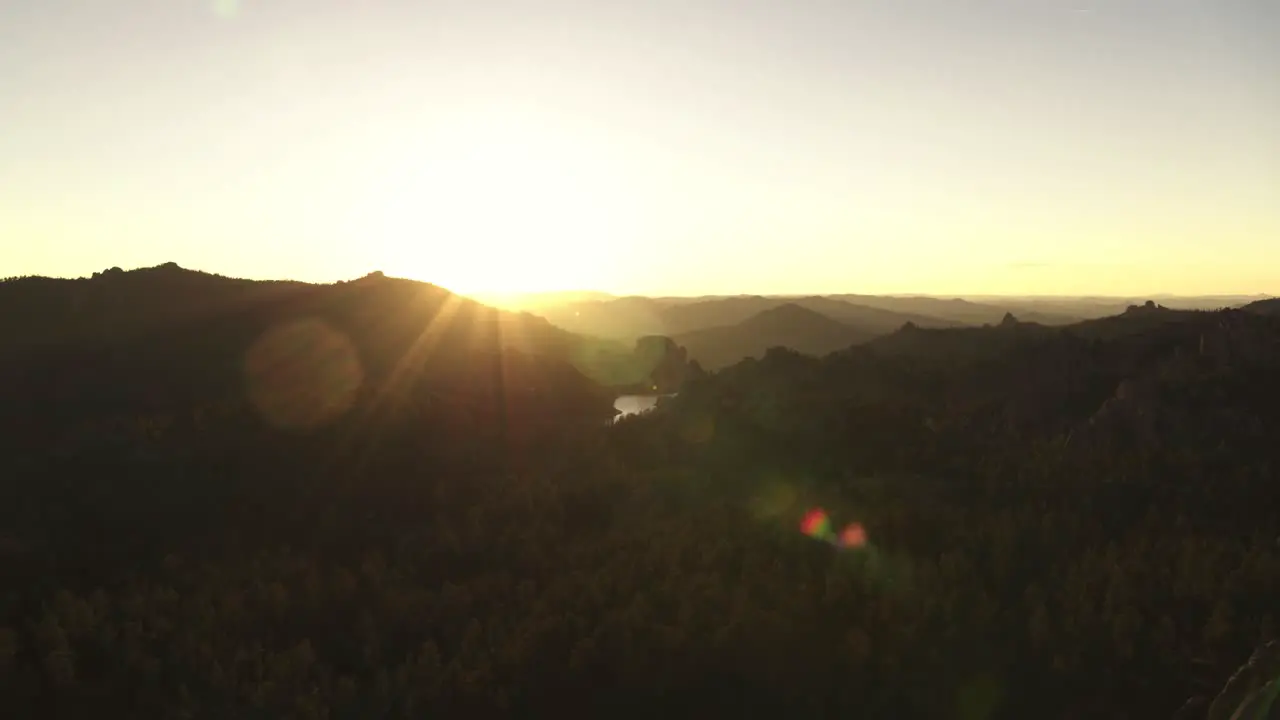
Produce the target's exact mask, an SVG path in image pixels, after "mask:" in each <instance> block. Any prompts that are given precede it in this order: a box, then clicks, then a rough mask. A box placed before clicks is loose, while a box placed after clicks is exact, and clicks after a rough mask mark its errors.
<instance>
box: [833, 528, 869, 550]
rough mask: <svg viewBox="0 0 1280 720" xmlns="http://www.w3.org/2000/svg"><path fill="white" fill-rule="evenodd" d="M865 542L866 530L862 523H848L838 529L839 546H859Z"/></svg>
mask: <svg viewBox="0 0 1280 720" xmlns="http://www.w3.org/2000/svg"><path fill="white" fill-rule="evenodd" d="M866 544H867V531H866V529H865V528H863V527H862V523H859V522H855V523H850V524H848V525H846V526H845V527H844V530H841V531H840V547H846V548H860V547H862V546H864V545H866Z"/></svg>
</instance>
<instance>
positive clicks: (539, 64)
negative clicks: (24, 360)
mask: <svg viewBox="0 0 1280 720" xmlns="http://www.w3.org/2000/svg"><path fill="white" fill-rule="evenodd" d="M170 261H172V262H177V263H178V264H179V265H182V266H183V267H188V268H194V269H200V270H207V271H210V272H217V273H221V274H224V275H231V276H237V277H252V278H292V279H300V280H309V281H324V282H327V281H333V280H339V279H351V278H355V277H359V276H361V275H364V274H366V273H368V272H371V271H374V270H380V271H383V272H385V273H387V274H389V275H397V276H402V277H412V278H416V279H420V280H425V281H429V282H434V283H436V284H439V285H443V286H445V287H448V288H450V289H453V290H457V291H460V292H472V293H480V292H503V291H544V290H565V289H593V290H602V291H608V292H614V293H637V294H642V293H648V294H659V295H697V294H717V293H762V294H766V293H780V294H781V293H825V292H865V293H876V292H882V293H907V292H913V293H930V294H963V293H982V294H1003V293H1007V294H1110V295H1134V294H1143V293H1156V292H1165V293H1178V294H1204V293H1270V294H1280V2H1276V0H787V1H786V2H779V1H777V0H646V2H625V3H624V2H612V1H610V0H524V1H516V0H359V1H358V2H357V1H356V0H38V1H33V0H0V276H13V275H26V274H39V275H52V276H69V277H75V276H81V275H88V274H91V273H92V272H94V271H98V270H102V269H105V268H108V267H112V266H120V267H123V268H126V269H128V268H132V267H141V266H150V265H158V264H161V263H164V262H170Z"/></svg>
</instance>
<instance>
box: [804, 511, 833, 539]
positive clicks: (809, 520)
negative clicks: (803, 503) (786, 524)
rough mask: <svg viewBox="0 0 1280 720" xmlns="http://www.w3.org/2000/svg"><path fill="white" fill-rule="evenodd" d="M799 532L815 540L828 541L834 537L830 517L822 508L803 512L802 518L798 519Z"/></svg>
mask: <svg viewBox="0 0 1280 720" xmlns="http://www.w3.org/2000/svg"><path fill="white" fill-rule="evenodd" d="M800 532H802V533H804V534H805V535H808V536H809V537H811V538H814V539H816V540H826V541H828V542H830V541H831V540H834V539H835V533H833V532H832V530H831V518H830V517H828V516H827V511H826V510H823V509H822V508H814V509H812V510H810V511H809V512H807V513H805V514H804V518H802V519H801V520H800Z"/></svg>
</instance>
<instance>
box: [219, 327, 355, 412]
mask: <svg viewBox="0 0 1280 720" xmlns="http://www.w3.org/2000/svg"><path fill="white" fill-rule="evenodd" d="M244 374H245V381H246V384H247V385H248V391H249V399H250V400H251V401H252V403H253V406H254V408H255V409H257V411H258V413H259V414H261V415H262V417H263V418H264V419H265V420H266V421H267V422H269V423H271V424H272V425H274V426H276V427H279V428H285V429H290V430H310V429H313V428H317V427H319V426H320V425H323V424H325V423H328V422H331V421H333V420H335V419H337V418H338V417H339V416H341V415H342V414H343V413H345V412H346V411H347V410H348V409H349V408H350V407H351V405H352V404H353V403H354V402H355V399H356V395H357V394H358V393H359V391H360V387H361V385H363V384H364V372H363V369H362V367H361V364H360V358H359V356H358V355H357V353H356V349H355V347H353V346H352V344H351V341H349V340H348V339H347V338H346V336H345V335H343V334H342V333H340V332H338V331H337V330H334V329H333V328H331V327H329V326H328V325H326V324H325V323H323V322H320V321H319V320H303V321H299V322H295V323H291V324H288V325H282V326H277V327H274V328H271V329H270V330H268V331H267V332H265V333H263V335H262V336H261V337H259V338H258V340H257V341H256V342H254V344H253V346H252V347H250V348H249V352H248V353H246V355H245V362H244Z"/></svg>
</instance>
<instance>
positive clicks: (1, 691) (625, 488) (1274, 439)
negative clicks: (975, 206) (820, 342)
mask: <svg viewBox="0 0 1280 720" xmlns="http://www.w3.org/2000/svg"><path fill="white" fill-rule="evenodd" d="M157 272H159V271H157ZM164 272H168V273H173V272H178V273H179V274H177V275H171V276H170V277H171V280H169V281H166V282H170V285H167V286H166V288H167V289H166V290H165V291H164V292H163V293H145V294H144V295H145V297H147V298H149V300H148V302H149V303H151V304H153V305H154V306H155V312H154V314H153V315H151V316H150V317H151V318H152V319H151V320H148V321H147V322H146V323H140V322H134V323H132V324H130V323H129V322H127V321H129V320H130V319H131V318H135V317H137V316H135V315H133V314H132V313H124V314H119V315H113V314H112V312H111V311H110V310H109V309H110V308H112V307H115V305H113V303H120V304H125V303H128V302H131V301H127V300H124V299H121V298H123V297H125V296H124V295H117V294H114V291H113V290H112V289H111V288H110V287H109V286H95V285H92V283H102V282H115V281H116V280H121V278H115V279H112V278H97V279H94V280H82V281H66V282H69V283H73V284H69V285H60V284H58V281H48V280H40V279H24V280H19V281H11V282H7V283H4V284H0V303H3V304H2V305H0V308H3V310H4V312H3V313H0V316H3V317H5V318H6V320H5V322H6V327H7V328H8V331H9V332H11V333H12V334H13V335H14V337H22V338H23V340H22V342H21V343H20V344H18V343H13V344H7V345H6V346H5V351H4V353H3V354H0V357H2V358H3V363H4V374H3V376H2V377H3V380H2V383H3V384H2V385H0V393H3V395H2V397H3V400H4V402H3V404H2V405H0V422H2V423H3V433H2V434H0V449H3V451H4V453H5V457H6V471H5V472H4V473H2V474H0V556H2V560H3V562H0V698H4V700H3V706H4V708H5V711H6V713H7V714H8V715H10V716H12V717H87V716H92V717H98V716H112V717H147V718H166V717H173V718H180V717H181V718H227V717H299V718H324V717H328V718H343V717H414V718H417V717H498V716H509V717H531V716H550V715H552V714H553V713H560V714H568V715H573V716H579V715H582V716H587V715H588V714H590V715H591V716H595V715H604V714H606V713H608V714H610V715H617V716H625V717H642V716H643V717H650V716H654V715H665V716H674V717H695V716H698V717H705V716H711V717H721V716H726V717H727V716H731V715H732V716H748V717H799V716H809V717H815V716H816V717H866V718H885V717H892V718H917V717H918V718H964V719H966V720H967V719H970V718H986V719H991V718H1029V717H1034V718H1169V717H1172V716H1173V715H1174V713H1175V712H1177V711H1178V710H1179V708H1183V707H1184V704H1186V703H1187V701H1188V699H1190V698H1193V697H1196V696H1202V697H1203V698H1205V700H1204V701H1203V702H1200V704H1199V705H1195V704H1194V703H1193V706H1192V709H1193V711H1196V710H1195V708H1202V707H1207V705H1208V702H1207V701H1208V699H1209V698H1212V697H1213V696H1215V695H1217V693H1218V692H1219V691H1220V690H1221V689H1222V688H1223V685H1224V683H1226V681H1227V679H1228V678H1229V677H1230V676H1231V675H1232V674H1233V672H1235V670H1236V668H1237V667H1239V666H1240V665H1241V664H1242V663H1244V662H1245V661H1246V660H1247V659H1248V658H1249V657H1250V654H1251V653H1252V652H1253V650H1254V648H1255V647H1257V646H1258V645H1260V644H1261V643H1263V642H1264V641H1267V640H1271V639H1275V638H1276V637H1277V627H1276V624H1277V621H1280V616H1278V615H1277V613H1278V612H1280V611H1277V608H1280V542H1278V540H1277V535H1278V534H1280V504H1278V501H1280V489H1277V486H1276V484H1275V479H1274V469H1275V448H1276V447H1278V446H1280V416H1278V413H1280V410H1277V408H1280V374H1277V371H1276V368H1277V367H1280V318H1276V317H1274V316H1268V315H1263V314H1260V313H1253V312H1245V311H1223V312H1185V313H1183V312H1174V311H1167V312H1165V311H1161V310H1160V309H1159V308H1146V309H1143V308H1138V309H1136V310H1135V311H1134V312H1130V313H1126V314H1124V315H1121V316H1118V317H1117V318H1113V319H1110V320H1108V321H1105V323H1104V324H1101V325H1098V324H1093V325H1088V324H1086V325H1074V326H1066V327H1061V328H1058V327H1046V326H1044V325H1038V324H1034V323H1020V322H1018V321H1017V320H1016V319H1015V318H1012V317H1009V318H1006V322H1004V323H1002V324H1000V325H998V326H993V327H988V328H958V329H925V328H920V327H914V326H909V327H906V328H903V329H902V330H899V331H898V332H896V333H893V334H891V335H889V336H887V337H884V338H881V339H879V340H876V341H873V342H871V343H868V344H864V345H862V346H858V347H852V348H849V349H847V350H843V351H841V352H837V353H834V354H830V355H827V356H824V357H821V358H819V357H809V356H804V355H800V354H798V353H795V352H792V351H788V350H785V349H781V348H778V349H773V350H771V351H769V352H768V353H767V354H765V355H764V356H763V357H762V358H761V359H758V360H747V361H743V362H740V363H737V364H735V365H733V366H731V367H727V368H725V369H723V370H721V371H718V372H715V373H710V374H708V373H704V372H701V370H700V369H699V368H696V367H688V368H683V372H676V371H675V366H676V365H681V364H683V363H684V362H685V359H686V358H685V357H684V356H683V355H682V354H681V351H680V349H679V348H677V347H674V346H672V345H671V344H670V343H668V342H665V341H664V340H663V339H660V338H650V339H648V340H646V341H645V342H643V343H641V345H640V346H639V347H637V348H635V349H634V351H633V350H631V349H630V348H628V349H627V351H626V352H624V353H622V354H621V355H619V354H618V351H617V350H616V348H614V349H610V350H609V351H608V353H605V352H604V351H600V352H599V353H597V354H596V355H587V354H586V353H587V352H588V350H589V349H590V348H593V347H601V346H600V345H597V344H593V343H592V342H591V341H587V340H584V339H582V338H579V337H577V336H573V335H570V334H568V333H564V332H562V331H558V330H555V329H554V328H551V327H550V326H549V325H547V324H545V323H543V322H542V321H536V322H534V321H532V320H530V319H521V318H520V316H510V315H505V314H496V313H495V312H494V311H491V310H488V309H486V308H483V307H482V306H479V305H475V304H471V303H469V302H468V301H464V300H462V299H460V298H457V297H456V296H452V295H449V294H447V293H445V292H444V291H442V290H438V289H432V288H431V287H430V286H422V285H421V284H416V283H406V282H405V281H397V280H392V279H389V278H380V277H370V278H366V279H363V280H360V281H355V282H352V283H345V284H342V285H338V286H299V288H300V289H298V288H294V289H289V288H293V286H281V287H280V288H275V287H270V288H267V287H265V286H264V289H260V290H259V289H253V288H256V287H257V286H248V285H246V286H243V287H242V288H240V289H237V290H235V291H234V292H232V290H231V289H230V288H232V287H233V285H229V284H222V283H220V282H213V281H209V280H206V279H203V277H202V276H201V277H196V276H194V274H186V273H185V272H182V271H176V270H174V269H172V268H170V269H168V270H165V271H164ZM124 275H125V276H126V277H125V278H124V280H126V281H127V277H128V276H129V275H130V274H129V273H125V274H124ZM206 282H208V283H210V284H212V285H216V286H217V287H220V288H227V291H226V292H227V296H226V298H224V299H218V300H217V301H216V302H215V301H213V300H208V299H206V300H202V301H200V303H196V302H194V301H192V302H186V303H183V302H179V298H181V297H185V296H184V295H183V294H182V292H180V291H181V290H182V289H183V288H187V289H188V290H189V291H190V293H193V294H194V293H195V292H196V291H195V290H194V289H192V288H194V287H195V286H196V285H197V284H199V283H206ZM13 283H17V284H13ZM74 283H80V284H74ZM235 287H240V286H235ZM15 288H18V289H15ZM23 288H36V289H38V292H37V290H31V291H30V294H29V293H28V291H27V290H25V289H23ZM64 288H74V289H75V292H74V293H72V294H73V295H75V297H72V296H71V295H68V294H67V292H65V290H64ZM122 292H123V291H122ZM137 292H139V293H142V291H141V290H139V291H137ZM220 292H221V291H220ZM75 293H79V294H75ZM255 293H262V294H261V295H255ZM232 296H235V297H238V298H240V299H234V298H232ZM18 297H21V298H22V300H21V301H20V302H21V303H22V304H21V306H20V307H21V313H22V315H23V317H22V319H21V320H18V319H14V318H15V316H14V315H13V313H11V312H9V309H10V308H17V307H19V305H18V304H17V303H18V302H19V300H17V299H16V298H18ZM76 298H79V299H76ZM451 308H453V309H451ZM42 313H43V315H42ZM1152 313H1156V314H1155V315H1153V314H1152ZM42 317H43V318H44V322H43V323H42V322H41V318H42ZM66 318H82V319H81V320H73V319H66ZM89 318H92V321H90V319H89ZM104 318H123V319H118V320H114V321H113V322H119V323H125V324H124V325H123V326H122V325H117V326H114V327H113V326H103V325H102V324H100V323H102V322H106V320H104ZM1153 318H1154V319H1155V320H1153ZM53 328H57V329H58V330H57V332H53V331H52V330H51V329H53ZM521 333H523V334H521ZM525 337H527V338H531V339H526V340H518V341H516V340H511V341H509V340H508V339H509V338H525ZM609 347H612V346H609ZM584 358H586V359H584ZM610 358H611V359H610ZM606 360H607V361H608V362H612V363H615V364H614V365H611V366H608V367H611V368H622V370H610V371H609V372H616V373H620V374H615V375H614V376H613V377H621V376H623V375H626V374H628V373H630V375H633V376H634V375H635V374H636V373H638V372H639V373H640V374H642V375H644V377H645V380H648V379H651V378H654V377H655V376H660V377H661V380H662V382H663V383H664V384H675V383H679V382H681V381H683V384H682V386H681V387H680V388H679V390H680V392H679V394H678V395H677V396H676V397H674V398H667V399H665V400H664V401H663V402H662V403H661V404H660V405H659V409H658V411H656V412H653V413H649V414H646V415H644V416H641V417H637V418H632V419H626V420H624V421H621V422H618V423H616V424H609V423H608V420H609V418H610V417H611V416H612V408H611V402H612V396H611V393H610V392H609V391H608V389H607V388H606V387H605V386H606V385H608V384H609V383H602V382H601V381H599V380H597V379H593V378H592V377H591V374H592V372H598V373H600V372H603V371H601V370H600V368H601V367H604V363H605V362H606ZM593 363H594V364H593ZM592 368H595V369H594V370H593V369H592ZM637 368H639V369H638V370H637ZM602 377H603V375H602ZM632 380H633V381H634V380H635V378H634V377H633V378H632ZM637 382H638V381H637ZM819 508H820V509H822V510H823V512H824V513H825V516H826V517H828V518H829V519H830V523H831V525H832V526H833V527H834V528H836V529H839V528H842V527H845V526H849V527H857V528H858V533H860V534H855V535H853V537H856V538H858V539H859V541H858V542H837V541H833V540H831V538H830V537H828V536H827V535H825V534H820V533H815V534H819V537H817V538H815V537H811V536H808V535H806V534H805V533H804V532H801V522H802V520H805V522H806V523H807V522H808V520H806V518H812V517H813V514H812V511H813V510H815V509H819ZM855 523H856V524H857V525H856V526H855V525H854V524H855ZM806 528H807V529H808V528H809V526H808V525H807V524H806ZM1259 672H1261V671H1259ZM1255 684H1256V683H1255ZM1199 716H1200V717H1203V716H1204V714H1203V712H1201V713H1200V715H1199Z"/></svg>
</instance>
